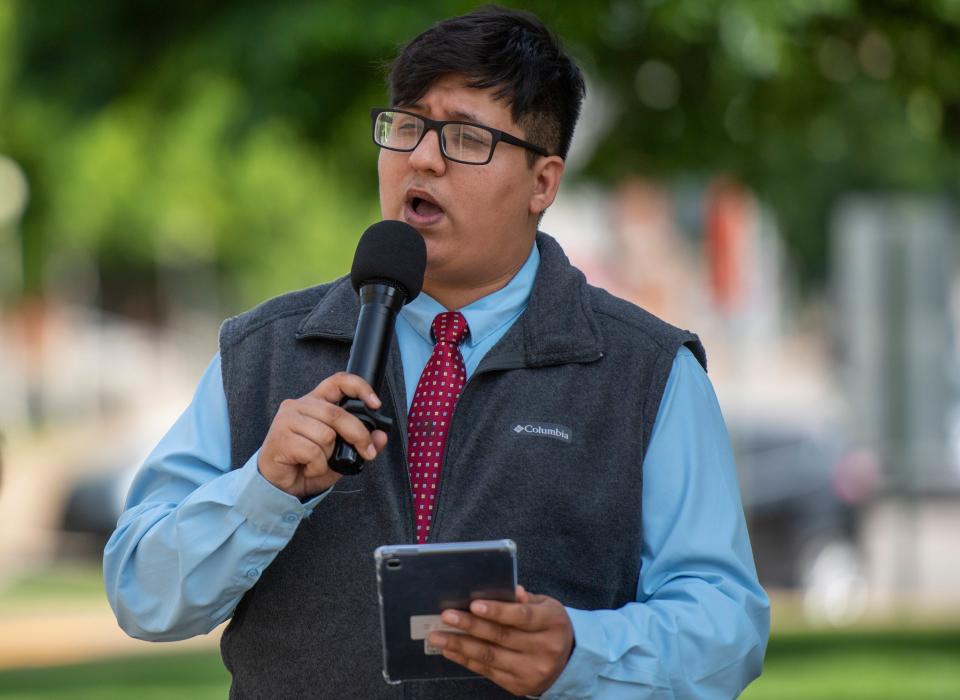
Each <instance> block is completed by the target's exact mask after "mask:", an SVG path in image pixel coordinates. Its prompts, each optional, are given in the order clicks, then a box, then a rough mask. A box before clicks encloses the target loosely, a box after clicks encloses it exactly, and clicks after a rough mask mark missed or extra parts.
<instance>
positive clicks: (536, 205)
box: [530, 156, 564, 216]
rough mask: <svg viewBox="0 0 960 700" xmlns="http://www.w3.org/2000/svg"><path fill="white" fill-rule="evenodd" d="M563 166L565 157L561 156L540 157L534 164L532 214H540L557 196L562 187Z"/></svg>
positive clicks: (531, 199) (531, 198)
mask: <svg viewBox="0 0 960 700" xmlns="http://www.w3.org/2000/svg"><path fill="white" fill-rule="evenodd" d="M563 168H564V164H563V158H561V157H560V156H546V157H544V158H538V159H537V162H536V163H534V164H533V178H534V180H533V193H532V194H531V197H530V213H531V214H532V215H534V216H540V215H541V214H542V213H543V212H544V211H546V209H547V207H549V206H550V205H551V204H553V200H554V199H556V197H557V190H559V189H560V179H561V178H562V177H563Z"/></svg>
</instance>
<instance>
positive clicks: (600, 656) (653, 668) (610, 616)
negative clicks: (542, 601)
mask: <svg viewBox="0 0 960 700" xmlns="http://www.w3.org/2000/svg"><path fill="white" fill-rule="evenodd" d="M634 605H639V603H634ZM565 609H566V611H567V616H568V617H569V618H570V625H571V626H572V627H573V639H574V647H573V653H572V654H571V655H570V659H569V660H568V661H567V665H566V666H565V667H564V669H563V672H562V673H561V674H560V675H559V677H557V680H556V681H554V683H553V685H552V686H550V688H549V689H548V690H547V692H545V693H544V694H543V700H554V699H555V698H562V699H564V700H573V699H574V698H585V697H593V696H594V695H595V694H596V693H597V692H599V687H598V684H600V683H601V679H605V680H613V681H615V682H616V681H620V682H626V683H632V684H635V686H636V687H642V688H646V689H648V692H649V691H650V690H652V689H664V688H669V687H670V682H669V679H668V678H664V677H663V669H662V666H661V663H660V660H659V659H658V658H656V656H655V655H652V654H644V655H642V656H637V655H636V654H635V653H634V654H631V656H632V657H633V658H632V660H631V663H630V671H629V673H626V672H624V671H621V670H618V665H619V664H618V662H619V661H620V659H619V658H617V657H618V656H619V655H620V654H621V653H622V650H619V651H615V650H612V649H611V648H610V634H611V633H612V634H613V635H614V636H615V637H616V636H617V635H618V634H619V632H617V631H615V630H618V629H619V628H622V627H623V625H624V622H625V621H624V620H623V619H622V615H621V613H620V611H617V610H578V609H576V608H565ZM622 641H623V640H622ZM637 641H639V640H637ZM627 646H629V647H633V651H634V652H637V651H639V649H638V647H642V645H638V644H629V643H628V644H627ZM611 657H613V658H611ZM624 697H626V696H624Z"/></svg>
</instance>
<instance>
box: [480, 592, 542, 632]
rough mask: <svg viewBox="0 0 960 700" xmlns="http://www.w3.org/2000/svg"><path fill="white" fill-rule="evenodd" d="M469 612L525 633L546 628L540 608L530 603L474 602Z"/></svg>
mask: <svg viewBox="0 0 960 700" xmlns="http://www.w3.org/2000/svg"><path fill="white" fill-rule="evenodd" d="M527 595H529V594H527ZM470 612H472V613H473V614H474V615H476V616H477V617H480V618H483V619H484V620H491V621H492V622H496V623H499V624H501V625H506V626H508V627H516V628H517V629H521V630H524V631H526V632H539V631H541V630H544V629H546V627H547V626H546V624H545V619H544V611H543V609H542V606H540V605H534V604H532V603H501V602H499V601H496V600H475V601H473V602H472V603H471V604H470Z"/></svg>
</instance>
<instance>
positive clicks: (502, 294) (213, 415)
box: [103, 246, 770, 700]
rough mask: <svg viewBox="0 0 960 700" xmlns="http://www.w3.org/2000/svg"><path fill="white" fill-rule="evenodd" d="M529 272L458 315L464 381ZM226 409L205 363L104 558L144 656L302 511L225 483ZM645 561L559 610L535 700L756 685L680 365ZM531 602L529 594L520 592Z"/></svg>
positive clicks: (422, 329)
mask: <svg viewBox="0 0 960 700" xmlns="http://www.w3.org/2000/svg"><path fill="white" fill-rule="evenodd" d="M538 265H539V253H538V251H537V248H536V246H534V247H533V251H532V252H531V254H530V256H529V258H528V260H527V261H526V263H525V264H524V266H523V267H522V268H521V270H520V271H519V272H518V273H517V275H516V276H515V277H514V278H513V280H511V282H510V283H509V284H508V285H507V286H506V287H504V288H503V289H501V290H499V291H497V292H494V293H493V294H490V295H489V296H487V297H484V298H483V299H480V300H478V301H476V302H474V303H473V304H470V305H469V306H467V307H464V308H463V309H461V312H462V313H463V315H464V316H465V317H466V319H467V323H468V325H469V326H470V330H471V334H470V337H469V338H468V339H467V340H466V341H465V343H464V344H463V346H462V348H461V352H462V354H463V357H464V363H465V365H466V370H467V378H468V379H469V377H470V376H471V375H472V373H473V372H474V371H475V370H476V368H477V365H478V364H479V363H480V360H481V359H482V358H483V356H484V355H485V354H486V352H487V351H488V350H489V349H490V348H491V347H493V345H494V344H495V343H496V342H497V340H499V339H500V338H501V337H502V336H503V334H504V333H506V331H507V330H508V329H509V328H510V326H511V324H513V322H514V321H516V319H517V318H518V317H519V316H520V314H522V313H523V310H524V309H525V308H526V304H527V299H528V298H529V295H530V290H531V288H532V285H533V280H534V277H535V276H536V271H537V266H538ZM445 310H446V309H444V308H443V307H442V306H441V305H440V304H439V303H438V302H437V301H436V300H434V299H432V298H430V297H429V296H427V295H426V294H421V295H420V296H419V297H418V298H417V299H415V300H414V301H413V302H412V303H410V304H408V305H407V306H406V307H404V309H403V310H402V311H401V313H400V315H399V317H398V319H397V327H396V335H397V340H398V344H399V347H400V355H401V360H402V362H403V367H404V381H405V384H406V388H407V397H406V399H407V406H408V408H409V406H410V403H411V402H412V400H413V391H414V389H415V387H416V385H417V381H418V379H419V377H420V372H421V371H422V369H423V367H424V365H425V364H426V362H427V359H428V358H429V356H430V354H431V352H432V348H433V342H432V340H431V338H430V324H431V322H432V320H433V317H434V316H435V315H436V314H437V313H440V312H441V311H445ZM229 430H230V428H229V419H228V416H227V403H226V398H225V396H224V390H223V380H222V377H221V374H220V357H219V355H217V356H215V357H214V358H213V360H212V361H211V363H210V365H209V366H208V367H207V369H206V371H205V372H204V374H203V376H202V377H201V379H200V383H199V386H198V387H197V390H196V394H195V395H194V397H193V401H192V402H191V404H190V405H189V406H188V407H187V409H186V411H185V412H184V413H183V415H181V416H180V418H179V419H178V420H177V422H176V423H175V424H174V425H173V427H172V428H171V429H170V431H169V432H168V433H167V434H166V435H165V436H164V437H163V439H162V440H161V441H160V443H159V444H158V445H157V447H156V448H155V449H154V451H153V452H152V453H151V454H150V456H149V457H148V458H147V460H146V461H145V463H144V464H143V466H142V467H141V468H140V470H139V472H138V473H137V476H136V478H135V479H134V482H133V485H132V486H131V489H130V493H129V495H128V497H127V503H126V509H125V511H124V513H123V515H122V516H121V517H120V520H119V522H118V524H117V529H116V531H115V532H114V534H113V536H112V537H111V538H110V541H109V542H108V543H107V546H106V549H105V551H104V561H103V569H104V579H105V581H106V589H107V597H108V598H109V600H110V604H111V606H112V607H113V610H114V612H115V614H116V616H117V620H118V622H119V624H120V626H121V627H122V628H123V629H124V630H125V631H126V632H127V633H128V634H129V635H131V636H133V637H137V638H140V639H148V640H154V641H168V640H177V639H185V638H187V637H191V636H194V635H197V634H205V633H206V632H209V631H210V630H212V629H213V628H214V627H216V626H217V625H218V624H220V623H221V622H223V621H224V620H226V619H227V618H229V617H230V616H231V615H232V613H233V610H234V608H235V607H236V606H237V603H239V601H240V598H241V597H242V596H243V594H244V593H245V592H246V591H247V590H248V589H249V588H250V587H251V586H253V585H254V584H255V583H256V581H257V579H258V578H259V577H260V574H261V572H262V571H263V570H264V569H265V568H266V567H267V566H269V565H270V563H271V562H272V561H273V559H274V557H276V555H277V554H278V553H279V552H280V550H282V549H283V548H284V547H285V546H286V544H287V543H288V542H289V541H290V539H291V538H292V537H293V534H294V532H295V531H296V529H297V527H298V526H299V524H300V521H301V520H302V519H303V518H305V517H307V516H309V515H310V514H311V513H312V512H313V511H314V509H319V511H320V512H321V514H322V504H321V502H322V500H323V498H324V496H325V495H326V494H320V495H318V496H316V497H314V498H312V499H310V500H309V501H307V502H306V503H301V502H300V500H299V499H297V498H296V497H294V496H291V495H289V494H287V493H284V492H283V491H280V490H279V489H277V488H276V487H274V486H273V485H272V484H270V483H269V482H267V481H266V480H265V479H264V478H263V476H261V474H260V472H259V471H258V469H257V457H258V455H259V452H258V453H255V454H254V455H253V456H251V457H250V459H249V460H248V461H247V463H246V464H245V465H244V466H243V467H242V468H240V469H236V470H233V471H231V470H230V439H229ZM643 470H644V486H643V494H642V504H643V549H642V551H641V570H640V577H639V584H638V586H637V599H636V602H634V603H630V604H628V605H626V606H624V607H623V608H620V609H619V610H590V611H588V610H576V609H573V608H567V612H568V614H569V616H570V621H571V623H572V625H573V631H574V637H575V647H574V651H573V654H572V656H571V657H570V660H569V661H568V663H567V666H566V668H565V669H564V671H563V673H562V674H561V675H560V677H559V678H558V679H557V681H556V682H555V683H554V685H553V686H552V687H551V688H550V690H549V691H548V692H547V693H545V694H544V695H543V697H544V698H569V699H571V700H572V699H574V698H578V699H579V698H591V697H596V698H611V699H612V698H624V699H626V698H630V699H631V700H636V699H638V698H658V699H659V698H664V699H665V698H704V699H706V698H732V697H735V696H736V695H737V694H738V693H739V692H740V691H741V690H742V689H743V688H744V687H745V686H746V684H747V683H749V682H750V680H752V679H753V678H755V677H756V676H757V675H759V673H760V669H761V665H762V662H763V655H764V652H765V650H766V644H767V637H768V634H769V624H770V611H769V601H768V599H767V596H766V594H765V593H764V591H763V589H762V588H761V587H760V585H759V583H758V582H757V575H756V570H755V568H754V564H753V556H752V553H751V550H750V542H749V540H748V537H747V529H746V524H745V521H744V517H743V511H742V507H741V504H740V494H739V490H738V487H737V480H736V474H735V469H734V462H733V455H732V452H731V447H730V440H729V438H728V435H727V431H726V427H725V425H724V422H723V417H722V415H721V413H720V408H719V406H718V404H717V400H716V396H715V394H714V391H713V387H712V386H711V384H710V381H709V379H708V378H707V376H706V373H705V372H704V371H703V369H702V368H701V367H700V364H699V363H698V362H697V360H696V359H695V358H694V357H693V355H692V354H691V353H690V351H689V350H687V349H686V348H682V349H681V350H680V351H679V352H678V354H677V356H676V358H675V359H674V362H673V367H672V370H671V372H670V377H669V379H668V381H667V385H666V389H665V390H664V394H663V398H662V400H661V403H660V409H659V412H658V414H657V418H656V422H655V424H654V428H653V433H652V436H651V439H650V444H649V446H648V448H647V453H646V456H645V458H644V463H643ZM533 592H536V591H533Z"/></svg>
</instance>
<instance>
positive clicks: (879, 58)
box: [0, 0, 960, 310]
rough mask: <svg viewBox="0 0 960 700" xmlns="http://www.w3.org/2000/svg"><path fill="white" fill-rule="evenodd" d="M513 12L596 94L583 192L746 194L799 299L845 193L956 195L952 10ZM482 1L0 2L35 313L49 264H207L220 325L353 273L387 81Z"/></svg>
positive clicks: (538, 6) (1, 66) (1, 132)
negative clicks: (654, 187) (376, 110)
mask: <svg viewBox="0 0 960 700" xmlns="http://www.w3.org/2000/svg"><path fill="white" fill-rule="evenodd" d="M507 4H514V5H519V6H523V7H525V8H527V9H530V10H532V11H534V12H536V13H537V14H539V15H540V16H541V17H542V18H543V19H544V20H546V21H547V22H548V23H549V24H550V25H551V26H553V27H554V28H555V29H556V30H557V31H558V33H559V34H560V35H561V36H562V37H564V39H565V40H566V42H567V44H568V46H569V47H570V48H571V50H572V51H573V53H574V54H575V55H576V56H577V57H578V58H579V59H580V60H581V61H582V63H583V65H584V67H585V69H586V71H587V73H588V75H589V77H590V79H591V85H592V87H593V88H594V89H595V90H596V91H597V92H598V93H602V94H603V96H604V99H603V106H604V110H605V112H606V115H607V116H606V122H605V128H604V130H603V131H602V133H601V134H600V137H599V140H598V143H597V146H596V148H595V150H594V152H593V153H592V155H591V156H590V157H589V159H588V161H587V162H586V164H585V165H584V167H583V169H582V170H581V171H580V172H579V173H577V175H578V177H583V178H593V179H600V180H603V181H608V182H614V181H616V180H618V179H620V178H623V177H627V176H632V175H638V174H645V175H650V176H655V177H658V178H664V179H668V180H669V179H671V178H682V177H690V176H693V177H700V178H703V179H706V178H708V177H710V176H711V175H712V174H714V173H717V172H720V171H722V172H726V173H730V174H732V175H734V176H736V177H739V178H740V179H741V180H743V181H744V182H746V183H748V184H749V185H751V186H752V187H753V188H754V189H755V190H756V191H757V192H758V193H759V194H760V196H761V197H762V198H763V199H765V200H766V201H768V202H769V203H770V204H772V206H773V207H774V211H775V212H776V213H777V215H778V218H779V220H780V223H781V227H782V229H783V230H784V233H785V235H786V238H787V243H788V250H790V252H791V253H792V257H793V259H794V262H795V263H797V264H798V267H799V270H800V272H801V274H802V276H803V278H804V279H806V280H809V281H814V282H816V281H817V280H819V279H821V278H822V276H823V273H824V270H825V264H826V252H825V251H826V229H827V225H826V222H827V218H828V216H829V212H830V208H831V205H832V203H833V202H834V201H835V200H836V199H837V197H839V196H841V195H842V194H843V193H845V192H848V191H850V190H864V189H867V190H877V191H884V190H898V191H902V190H923V191H930V192H939V193H944V192H946V193H949V194H952V195H955V194H956V192H957V183H958V182H960V177H958V175H960V165H958V164H960V159H958V144H960V0H911V1H907V0H871V1H869V2H868V1H867V0H861V1H859V2H857V1H855V0H778V1H777V2H770V1H769V0H725V1H724V2H720V1H719V0H667V1H665V0H596V1H594V2H581V3H560V2H557V1H556V0H549V1H548V0H530V1H529V2H526V3H507ZM473 6H474V3H469V2H462V1H459V0H428V1H426V2H420V3H416V4H415V5H399V4H397V3H391V2H387V1H386V0H368V1H367V2H365V3H364V4H363V6H362V8H358V6H357V5H356V3H353V2H346V1H343V0H339V1H338V0H328V1H327V2H322V3H318V2H311V1H307V0H287V1H285V2H275V3H262V2H256V1H254V0H231V1H230V2H226V1H225V0H203V1H200V2H197V1H196V0H193V1H190V2H188V1H187V0H164V1H163V2H160V1H159V0H142V1H140V2H136V3H131V2H127V1H125V0H99V1H98V2H90V3H67V2H44V3H37V2H27V1H25V0H0V153H4V154H6V155H8V156H10V157H12V158H13V159H14V160H16V161H18V162H19V163H20V164H21V165H22V167H23V168H24V170H25V171H26V173H27V175H28V178H29V180H30V183H31V191H32V200H31V203H30V208H29V210H28V212H27V215H26V217H25V219H24V221H23V226H22V237H23V257H24V286H25V293H26V294H28V295H29V294H38V293H40V292H41V291H42V289H43V286H44V270H45V266H46V265H47V262H48V260H49V258H50V257H51V255H52V252H53V251H63V250H66V251H69V250H84V251H90V252H91V253H92V254H93V255H94V256H95V259H96V260H97V263H98V266H99V269H100V271H101V276H103V277H107V278H113V279H119V280H121V281H122V280H124V279H135V278H137V277H138V276H140V275H146V276H148V277H149V276H151V275H152V274H153V272H152V271H154V270H155V268H156V267H157V266H171V267H177V266H189V265H192V264H200V265H207V266H210V267H211V268H213V269H216V270H218V271H219V272H220V273H221V275H220V279H221V280H222V281H223V283H224V285H225V292H226V305H227V307H228V308H229V309H230V310H234V309H237V308H239V307H242V306H245V305H248V304H250V303H252V302H255V301H257V300H259V299H262V298H264V297H266V296H269V295H271V294H275V293H279V292H281V291H284V290H287V289H291V288H294V287H298V286H305V285H308V284H313V283H316V282H317V281H320V280H324V279H329V278H330V277H332V276H334V275H336V274H338V273H340V272H342V271H343V270H344V269H345V268H346V266H347V265H348V264H349V259H350V257H351V255H352V250H353V247H354V244H355V241H356V238H357V236H358V235H359V233H360V232H361V231H362V230H363V228H364V227H365V226H366V225H367V224H369V223H370V222H372V221H374V220H376V219H377V218H378V213H377V212H378V207H377V203H376V173H375V162H376V151H375V149H374V148H373V147H372V145H371V144H370V140H369V135H368V127H367V119H368V117H367V109H368V107H369V106H370V105H372V104H379V103H382V102H383V101H384V100H385V89H384V87H383V75H384V70H383V68H384V62H385V61H388V60H389V59H390V58H391V57H392V55H393V53H394V52H395V50H396V48H397V46H398V45H399V44H400V43H401V42H402V41H404V40H406V39H408V38H410V37H411V36H413V35H414V34H416V33H417V32H418V31H420V30H422V29H423V28H425V27H426V26H428V25H429V24H430V23H432V22H433V21H436V20H437V19H440V18H443V17H447V16H451V15H453V14H457V13H460V12H464V11H467V10H469V9H470V8H471V7H473ZM120 288H121V289H122V288H123V287H122V284H121V285H120Z"/></svg>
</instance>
